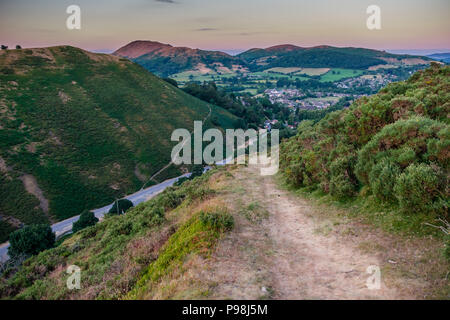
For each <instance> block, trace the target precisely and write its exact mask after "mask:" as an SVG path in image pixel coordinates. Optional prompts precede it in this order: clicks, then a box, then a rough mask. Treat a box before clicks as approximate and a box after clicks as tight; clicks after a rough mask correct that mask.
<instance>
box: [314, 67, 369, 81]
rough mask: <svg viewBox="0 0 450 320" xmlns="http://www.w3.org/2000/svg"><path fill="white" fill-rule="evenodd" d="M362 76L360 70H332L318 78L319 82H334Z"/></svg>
mask: <svg viewBox="0 0 450 320" xmlns="http://www.w3.org/2000/svg"><path fill="white" fill-rule="evenodd" d="M362 74H363V71H362V70H356V69H340V68H333V69H331V70H330V71H328V72H327V73H326V74H324V75H322V76H321V77H320V81H321V82H334V81H339V80H342V79H345V78H350V77H358V76H360V75H362Z"/></svg>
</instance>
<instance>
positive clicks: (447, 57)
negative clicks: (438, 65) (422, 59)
mask: <svg viewBox="0 0 450 320" xmlns="http://www.w3.org/2000/svg"><path fill="white" fill-rule="evenodd" d="M427 57H428V58H431V59H433V60H439V61H442V62H445V63H450V52H447V53H434V54H430V55H428V56H427Z"/></svg>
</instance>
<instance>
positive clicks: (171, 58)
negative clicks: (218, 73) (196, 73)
mask: <svg viewBox="0 0 450 320" xmlns="http://www.w3.org/2000/svg"><path fill="white" fill-rule="evenodd" d="M113 55H116V56H121V57H126V58H130V59H132V60H133V61H135V62H137V63H139V64H140V65H142V66H143V67H144V68H146V69H147V70H149V71H151V72H154V73H156V74H158V75H160V76H168V75H170V74H173V73H178V72H182V71H185V70H191V69H194V68H195V67H197V66H199V65H200V67H201V66H202V65H203V66H210V67H214V68H217V67H226V68H230V69H232V68H233V65H240V63H241V61H240V60H239V59H238V58H236V57H233V56H231V55H229V54H227V53H224V52H220V51H205V50H200V49H191V48H187V47H172V46H171V45H168V44H163V43H159V42H154V41H133V42H131V43H129V44H127V45H125V46H124V47H122V48H120V49H118V50H117V51H115V52H114V53H113Z"/></svg>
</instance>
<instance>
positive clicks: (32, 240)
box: [8, 224, 55, 256]
mask: <svg viewBox="0 0 450 320" xmlns="http://www.w3.org/2000/svg"><path fill="white" fill-rule="evenodd" d="M9 244H10V247H9V248H8V254H9V255H10V256H17V255H21V254H25V255H35V254H37V253H39V252H41V251H43V250H46V249H49V248H52V247H53V245H54V244H55V234H54V233H53V231H52V228H51V227H50V226H49V225H45V224H37V225H31V226H25V227H24V228H22V229H20V230H17V231H15V232H13V233H12V234H11V235H10V237H9Z"/></svg>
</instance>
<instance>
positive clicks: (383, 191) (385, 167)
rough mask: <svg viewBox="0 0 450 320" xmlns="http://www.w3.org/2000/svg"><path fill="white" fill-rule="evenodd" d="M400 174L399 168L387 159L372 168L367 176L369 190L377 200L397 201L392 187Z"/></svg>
mask: <svg viewBox="0 0 450 320" xmlns="http://www.w3.org/2000/svg"><path fill="white" fill-rule="evenodd" d="M400 172H401V171H400V168H399V166H398V165H396V164H395V163H393V162H392V161H391V160H389V159H387V158H386V159H383V160H381V161H380V162H378V163H377V164H376V165H375V166H373V167H372V170H371V171H370V174H369V182H370V189H371V190H372V192H373V194H374V196H375V197H376V198H377V199H378V200H380V201H385V202H396V201H397V198H396V196H395V192H394V186H395V183H396V181H397V178H398V176H399V175H400Z"/></svg>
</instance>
